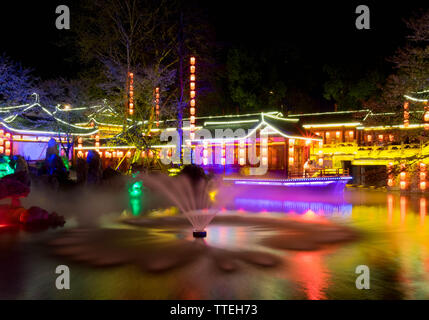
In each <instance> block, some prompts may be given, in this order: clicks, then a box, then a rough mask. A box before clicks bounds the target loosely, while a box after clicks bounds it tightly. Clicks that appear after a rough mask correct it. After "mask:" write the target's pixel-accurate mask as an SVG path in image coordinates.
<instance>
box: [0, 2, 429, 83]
mask: <svg viewBox="0 0 429 320" xmlns="http://www.w3.org/2000/svg"><path fill="white" fill-rule="evenodd" d="M85 1H90V0H85ZM8 2H11V3H10V4H7V5H6V1H2V2H1V4H0V8H1V9H0V35H1V38H0V52H6V53H7V54H8V55H10V56H11V57H13V58H14V59H15V60H18V61H21V62H22V63H23V64H24V65H25V66H27V67H32V68H34V69H35V71H36V73H37V74H38V75H40V76H42V77H44V78H47V77H57V76H65V77H67V76H68V75H71V74H73V71H74V70H75V69H76V66H73V65H72V64H70V63H69V62H68V61H67V60H66V58H67V57H68V56H69V53H70V51H71V50H73V48H66V47H63V48H59V47H58V46H57V44H58V42H59V41H60V40H61V38H62V37H64V36H66V34H67V32H68V31H64V30H62V31H60V30H57V29H56V28H55V18H56V14H55V8H56V6H57V5H60V4H66V5H69V7H70V9H71V15H72V16H71V26H72V28H73V16H74V15H77V14H79V12H76V11H74V8H76V1H70V0H61V1H60V0H43V1H8ZM197 3H198V4H199V5H200V6H201V7H203V8H205V9H207V13H208V15H209V18H210V21H211V23H212V24H213V25H214V27H215V31H216V38H217V40H218V41H219V42H221V43H223V44H224V45H225V46H226V47H228V46H236V45H244V46H249V47H259V48H263V47H265V46H269V47H271V48H276V46H279V47H281V46H284V45H293V46H294V47H296V48H298V50H299V54H300V55H302V60H303V61H308V63H309V64H311V65H312V68H314V70H318V69H319V70H321V67H322V66H323V64H325V63H341V64H345V65H359V66H360V65H361V66H362V67H363V68H365V67H366V66H373V65H377V64H383V65H387V64H385V62H384V61H385V57H387V56H390V55H392V53H393V52H394V50H395V49H396V48H397V47H398V46H400V45H402V44H403V42H404V37H405V34H406V29H405V26H404V23H403V21H402V20H403V18H406V17H408V16H410V15H411V14H412V13H413V12H416V11H417V10H418V9H419V8H427V7H428V5H427V4H425V2H423V1H420V2H418V1H412V0H407V1H398V2H396V1H395V2H394V1H389V2H387V1H355V0H347V1H335V2H334V1H305V0H299V1H287V0H282V1H272V0H263V1H257V2H254V1H249V0H247V1H242V0H206V1H197ZM74 4H75V5H74ZM359 4H366V5H368V6H369V8H370V10H371V30H357V29H356V28H355V19H356V16H357V15H356V14H355V8H356V6H357V5H359ZM319 67H320V68H319ZM315 72H316V71H315Z"/></svg>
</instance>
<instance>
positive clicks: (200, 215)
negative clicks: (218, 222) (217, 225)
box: [140, 166, 219, 238]
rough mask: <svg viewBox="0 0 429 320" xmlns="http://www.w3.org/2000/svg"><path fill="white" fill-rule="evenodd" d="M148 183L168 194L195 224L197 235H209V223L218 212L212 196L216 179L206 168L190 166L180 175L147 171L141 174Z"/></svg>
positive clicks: (191, 222)
mask: <svg viewBox="0 0 429 320" xmlns="http://www.w3.org/2000/svg"><path fill="white" fill-rule="evenodd" d="M140 178H141V180H142V181H143V184H144V186H145V187H147V188H148V189H150V190H153V191H155V192H158V193H160V194H162V195H164V196H165V197H166V198H167V199H168V200H169V201H171V202H172V203H173V204H174V205H175V206H177V207H178V208H179V210H180V212H181V213H183V214H184V216H185V217H186V218H187V220H188V221H189V222H190V224H191V225H192V227H193V236H194V237H195V238H204V237H206V236H207V231H206V230H205V229H206V227H207V226H208V225H209V224H210V222H211V221H212V220H213V218H214V217H215V216H216V214H217V213H218V211H219V210H218V209H216V208H213V207H212V205H213V201H211V199H210V190H211V189H212V187H213V186H212V183H211V182H210V181H209V180H208V179H207V177H206V176H205V174H204V172H202V173H201V172H199V171H198V168H194V167H193V166H189V169H187V170H185V174H182V175H179V176H177V177H173V178H172V177H168V176H163V175H152V176H148V175H143V176H141V177H140Z"/></svg>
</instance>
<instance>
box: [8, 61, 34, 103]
mask: <svg viewBox="0 0 429 320" xmlns="http://www.w3.org/2000/svg"><path fill="white" fill-rule="evenodd" d="M36 81H37V78H35V77H33V76H32V70H31V69H26V68H24V67H23V66H22V65H21V64H20V63H18V62H15V61H13V60H12V59H10V58H9V57H8V56H7V55H6V54H5V53H3V54H2V55H0V104H2V105H16V104H23V103H26V102H27V100H28V98H29V96H30V95H31V94H32V93H33V92H34V86H35V83H36Z"/></svg>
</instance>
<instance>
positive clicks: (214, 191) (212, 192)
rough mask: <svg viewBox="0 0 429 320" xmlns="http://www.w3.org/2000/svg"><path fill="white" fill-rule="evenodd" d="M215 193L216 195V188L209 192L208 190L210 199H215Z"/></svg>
mask: <svg viewBox="0 0 429 320" xmlns="http://www.w3.org/2000/svg"><path fill="white" fill-rule="evenodd" d="M216 195H217V190H213V191H211V192H209V198H210V200H211V201H215V200H216Z"/></svg>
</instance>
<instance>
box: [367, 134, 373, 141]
mask: <svg viewBox="0 0 429 320" xmlns="http://www.w3.org/2000/svg"><path fill="white" fill-rule="evenodd" d="M366 139H367V140H368V142H371V141H372V136H371V135H369V134H368V135H367V136H366Z"/></svg>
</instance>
